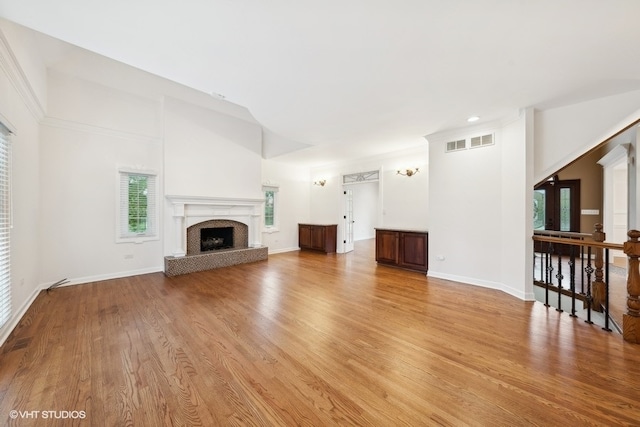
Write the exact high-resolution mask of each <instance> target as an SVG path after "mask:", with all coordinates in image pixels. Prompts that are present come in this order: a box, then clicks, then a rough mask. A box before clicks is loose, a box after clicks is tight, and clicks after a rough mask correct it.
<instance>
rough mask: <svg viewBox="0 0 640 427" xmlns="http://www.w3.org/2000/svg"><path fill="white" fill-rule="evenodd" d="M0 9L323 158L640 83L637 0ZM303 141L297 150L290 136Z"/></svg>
mask: <svg viewBox="0 0 640 427" xmlns="http://www.w3.org/2000/svg"><path fill="white" fill-rule="evenodd" d="M0 16H2V17H4V18H6V19H9V20H11V21H14V22H16V23H19V24H21V25H24V26H26V27H29V28H32V29H34V30H37V31H39V32H42V33H44V34H47V35H49V36H52V37H54V38H57V39H60V40H63V41H66V42H68V43H71V44H74V45H77V46H80V47H82V48H85V49H88V50H90V51H93V52H96V53H99V54H101V55H104V56H106V57H109V58H113V59H115V60H117V61H120V62H123V63H125V64H129V65H132V66H134V67H137V68H139V69H141V70H145V71H147V72H150V73H153V74H156V75H159V76H162V77H165V78H168V79H170V80H173V81H176V82H178V83H181V84H183V85H186V86H188V87H191V88H194V89H196V90H199V91H202V92H204V93H207V94H210V93H217V94H222V95H224V97H225V99H226V100H227V101H230V102H232V103H235V104H239V105H241V106H244V107H246V108H247V109H248V110H249V111H250V112H251V114H252V115H253V116H254V117H255V118H256V120H257V121H258V122H260V123H261V124H262V125H263V126H264V127H265V128H266V129H268V131H269V135H271V138H273V139H278V138H285V139H286V140H288V141H289V143H288V144H285V146H286V148H285V149H281V150H279V151H278V153H280V152H282V151H286V150H293V149H294V148H299V146H303V145H305V144H309V145H311V146H314V147H311V148H307V149H304V150H298V151H296V152H294V153H292V154H287V155H283V156H279V157H278V158H280V159H282V160H292V161H298V162H302V161H305V159H306V160H309V159H312V163H316V164H317V163H325V162H329V161H331V160H336V159H342V160H344V159H348V158H356V157H365V156H369V155H376V154H381V153H385V152H390V151H394V150H398V149H404V148H408V147H411V146H416V145H418V144H424V143H425V142H424V139H423V138H422V137H423V136H424V135H427V134H431V133H435V132H439V131H444V130H448V129H453V128H460V127H464V126H466V125H467V123H466V119H467V117H469V116H471V115H478V116H480V117H481V120H482V121H492V120H496V119H500V118H503V117H507V116H512V115H513V114H514V113H515V112H517V111H518V110H519V109H520V108H523V107H530V106H533V107H537V108H552V107H555V106H560V105H564V104H567V103H573V102H579V101H583V100H587V99H590V98H594V97H599V96H605V95H612V94H615V93H620V92H623V91H629V90H637V89H640V1H638V0H607V1H602V0H394V1H392V0H323V1H310V0H297V1H296V0H182V1H176V0H111V1H97V0H56V1H51V0H0ZM295 142H298V143H300V144H301V145H298V144H296V143H295Z"/></svg>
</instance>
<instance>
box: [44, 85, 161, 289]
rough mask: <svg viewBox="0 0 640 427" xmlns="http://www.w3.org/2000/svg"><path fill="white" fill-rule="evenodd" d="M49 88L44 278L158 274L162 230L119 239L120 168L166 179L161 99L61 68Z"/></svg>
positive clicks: (49, 280)
mask: <svg viewBox="0 0 640 427" xmlns="http://www.w3.org/2000/svg"><path fill="white" fill-rule="evenodd" d="M49 88H50V89H49V104H48V117H47V118H46V119H45V120H44V121H43V122H42V127H41V151H40V158H41V168H40V171H41V177H42V197H41V210H40V213H41V227H42V228H41V235H40V254H41V265H40V269H41V280H42V281H43V283H44V284H48V283H52V282H55V281H57V280H60V279H64V278H67V279H69V280H70V281H71V282H72V283H84V282H87V281H95V280H100V279H103V278H110V277H118V276H126V275H132V274H138V273H145V272H150V271H161V270H162V268H163V258H162V243H161V242H162V241H161V240H160V239H161V237H162V235H160V236H159V239H158V240H155V241H149V242H144V243H139V244H135V243H116V241H115V238H116V212H117V210H116V209H117V206H118V203H119V201H118V193H117V188H118V185H117V183H118V168H119V167H128V168H134V169H135V168H137V169H144V170H152V171H156V172H157V174H158V180H159V181H160V182H162V178H163V174H162V171H163V163H162V141H161V139H160V138H159V137H158V135H160V134H161V120H160V118H161V110H160V107H161V105H160V103H159V102H157V101H154V100H152V99H149V98H145V97H141V96H137V95H132V94H128V93H125V92H121V91H117V90H114V89H111V88H108V87H105V86H101V85H98V84H95V83H91V82H88V81H84V80H81V79H77V78H75V77H70V76H65V75H61V74H58V73H50V75H49ZM161 194H162V192H161ZM158 203H159V205H160V206H162V199H160V200H158ZM160 220H161V221H162V212H161V215H160Z"/></svg>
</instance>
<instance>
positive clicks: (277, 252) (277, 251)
mask: <svg viewBox="0 0 640 427" xmlns="http://www.w3.org/2000/svg"><path fill="white" fill-rule="evenodd" d="M299 250H300V248H298V247H296V248H283V249H271V248H269V255H271V254H282V253H285V252H293V251H299Z"/></svg>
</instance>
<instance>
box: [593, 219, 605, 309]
mask: <svg viewBox="0 0 640 427" xmlns="http://www.w3.org/2000/svg"><path fill="white" fill-rule="evenodd" d="M595 228H596V229H595V230H594V232H593V234H592V236H593V241H594V242H604V241H605V238H606V234H605V232H604V231H602V224H596V225H595ZM603 253H604V251H603V249H602V248H598V247H597V248H595V259H594V261H593V264H594V267H595V269H596V270H595V280H594V282H593V285H592V292H591V293H592V295H593V306H592V307H591V308H592V309H593V310H594V311H599V312H601V311H602V305H603V304H604V303H605V298H606V296H607V284H606V283H604V269H603V267H604V256H603Z"/></svg>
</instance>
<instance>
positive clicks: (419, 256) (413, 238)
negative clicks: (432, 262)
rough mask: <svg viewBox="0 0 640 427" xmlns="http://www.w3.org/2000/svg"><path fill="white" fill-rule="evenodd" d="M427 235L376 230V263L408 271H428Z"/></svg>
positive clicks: (425, 233)
mask: <svg viewBox="0 0 640 427" xmlns="http://www.w3.org/2000/svg"><path fill="white" fill-rule="evenodd" d="M428 259H429V233H428V232H426V231H414V230H393V229H381V228H377V229H376V261H377V262H378V263H380V264H385V265H391V266H394V267H401V268H407V269H410V270H417V271H424V272H426V271H427V269H428V266H429V264H428Z"/></svg>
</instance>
